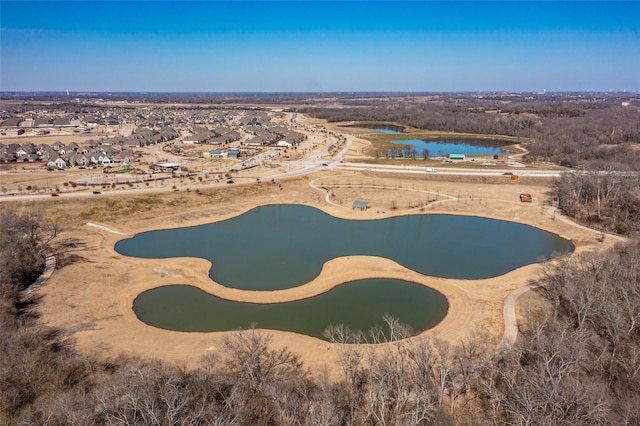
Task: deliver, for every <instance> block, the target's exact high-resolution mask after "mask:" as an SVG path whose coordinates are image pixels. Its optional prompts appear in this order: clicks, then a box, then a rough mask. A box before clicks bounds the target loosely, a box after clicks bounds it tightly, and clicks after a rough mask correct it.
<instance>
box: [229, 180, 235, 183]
mask: <svg viewBox="0 0 640 426" xmlns="http://www.w3.org/2000/svg"><path fill="white" fill-rule="evenodd" d="M227 183H236V181H234V180H233V179H229V180H228V181H227Z"/></svg>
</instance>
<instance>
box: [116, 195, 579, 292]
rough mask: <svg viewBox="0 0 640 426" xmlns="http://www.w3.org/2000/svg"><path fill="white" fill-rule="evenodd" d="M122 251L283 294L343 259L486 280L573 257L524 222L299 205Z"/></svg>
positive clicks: (163, 233) (176, 232) (166, 233)
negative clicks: (204, 267) (190, 261)
mask: <svg viewBox="0 0 640 426" xmlns="http://www.w3.org/2000/svg"><path fill="white" fill-rule="evenodd" d="M115 249H116V251H117V252H118V253H120V254H123V255H127V256H136V257H144V258H171V257H185V256H187V257H200V258H203V259H207V260H209V261H211V263H212V267H211V269H210V271H209V276H210V277H211V278H212V279H213V280H214V281H216V282H218V283H220V284H222V285H225V286H227V287H233V288H238V289H246V290H278V289H285V288H292V287H297V286H300V285H302V284H305V283H307V282H309V281H311V280H313V279H314V278H315V277H317V276H318V274H319V273H320V270H321V268H322V265H323V264H324V263H325V262H327V261H329V260H331V259H334V258H337V257H342V256H354V255H369V256H379V257H383V258H388V259H392V260H394V261H396V262H398V263H399V264H401V265H403V266H405V267H407V268H409V269H411V270H414V271H416V272H419V273H421V274H425V275H431V276H438V277H444V278H461V279H482V278H490V277H495V276H498V275H502V274H504V273H506V272H509V271H511V270H513V269H515V268H518V267H520V266H524V265H528V264H531V263H535V262H538V261H540V260H543V259H549V258H550V257H552V256H554V255H557V254H562V253H567V252H569V251H571V250H572V249H573V246H572V244H571V243H570V242H569V241H568V240H566V239H564V238H561V237H559V236H558V235H556V234H553V233H550V232H546V231H543V230H541V229H538V228H534V227H532V226H528V225H523V224H520V223H514V222H506V221H501V220H495V219H488V218H482V217H473V216H455V215H444V214H436V215H431V214H416V215H409V216H398V217H392V218H385V219H378V220H344V219H339V218H336V217H333V216H330V215H328V214H326V213H324V212H323V211H321V210H319V209H316V208H313V207H308V206H303V205H295V204H278V205H268V206H261V207H257V208H254V209H252V210H250V211H248V212H246V213H244V214H242V215H240V216H236V217H234V218H231V219H227V220H224V221H220V222H215V223H210V224H206V225H199V226H191V227H185V228H174V229H165V230H157V231H150V232H145V233H141V234H138V235H136V236H134V237H133V238H129V239H125V240H121V241H119V242H118V243H117V244H116V246H115Z"/></svg>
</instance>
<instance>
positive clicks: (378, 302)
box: [133, 279, 449, 338]
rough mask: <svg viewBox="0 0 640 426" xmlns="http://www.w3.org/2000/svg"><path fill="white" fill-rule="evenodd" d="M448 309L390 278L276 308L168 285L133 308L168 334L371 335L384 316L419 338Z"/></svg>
mask: <svg viewBox="0 0 640 426" xmlns="http://www.w3.org/2000/svg"><path fill="white" fill-rule="evenodd" d="M448 307H449V305H448V303H447V299H446V298H445V297H444V296H443V295H442V294H441V293H439V292H437V291H435V290H433V289H431V288H429V287H425V286H422V285H419V284H415V283H411V282H407V281H402V280H392V279H367V280H359V281H352V282H349V283H345V284H342V285H340V286H338V287H336V288H334V289H332V290H330V291H328V292H326V293H323V294H319V295H317V296H314V297H310V298H308V299H304V300H299V301H295V302H287V303H272V304H257V303H243V302H233V301H230V300H225V299H221V298H219V297H216V296H212V295H210V294H208V293H205V292H204V291H202V290H200V289H199V288H196V287H193V286H189V285H170V286H164V287H158V288H154V289H151V290H148V291H145V292H144V293H141V294H140V295H139V296H138V297H137V298H136V300H135V301H134V304H133V310H134V311H135V313H136V315H137V316H138V318H139V319H140V320H141V321H143V322H145V323H147V324H149V325H152V326H155V327H159V328H164V329H168V330H175V331H200V332H208V331H230V330H235V329H239V328H248V327H250V326H252V325H255V327H256V328H262V329H272V330H283V331H293V332H296V333H302V334H306V335H309V336H313V337H318V338H323V336H322V332H323V331H324V330H325V329H326V328H327V327H328V326H329V325H332V324H345V325H347V326H349V328H350V329H351V330H361V331H363V332H367V331H368V330H369V329H370V328H371V327H373V326H375V325H380V326H382V324H383V323H382V317H383V315H384V314H385V313H388V314H390V315H392V316H394V317H396V318H398V319H399V320H400V322H402V323H404V324H408V325H410V326H411V327H412V328H413V330H414V332H415V333H416V334H417V333H419V332H421V331H424V330H427V329H429V328H432V327H434V326H435V325H436V324H438V323H439V322H440V321H441V320H442V319H443V318H444V317H445V315H446V314H447V310H448Z"/></svg>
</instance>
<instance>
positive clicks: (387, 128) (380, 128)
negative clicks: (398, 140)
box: [348, 124, 404, 135]
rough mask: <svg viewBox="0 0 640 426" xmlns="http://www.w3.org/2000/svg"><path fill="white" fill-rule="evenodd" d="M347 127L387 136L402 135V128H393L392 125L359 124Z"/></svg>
mask: <svg viewBox="0 0 640 426" xmlns="http://www.w3.org/2000/svg"><path fill="white" fill-rule="evenodd" d="M348 127H357V128H359V129H367V130H373V131H374V132H380V133H386V134H388V135H399V134H401V133H404V127H402V126H394V125H393V124H361V125H355V126H348Z"/></svg>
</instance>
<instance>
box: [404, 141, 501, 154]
mask: <svg viewBox="0 0 640 426" xmlns="http://www.w3.org/2000/svg"><path fill="white" fill-rule="evenodd" d="M393 144H395V145H411V146H413V147H414V148H415V149H416V151H417V155H418V156H420V155H422V151H423V150H424V149H427V150H428V151H429V156H431V157H436V156H445V155H448V154H466V155H492V154H509V153H510V152H509V151H505V150H504V149H502V148H503V147H505V146H507V145H510V143H508V142H504V141H498V140H487V139H468V140H465V139H456V140H453V139H447V140H422V139H405V140H396V141H393Z"/></svg>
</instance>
